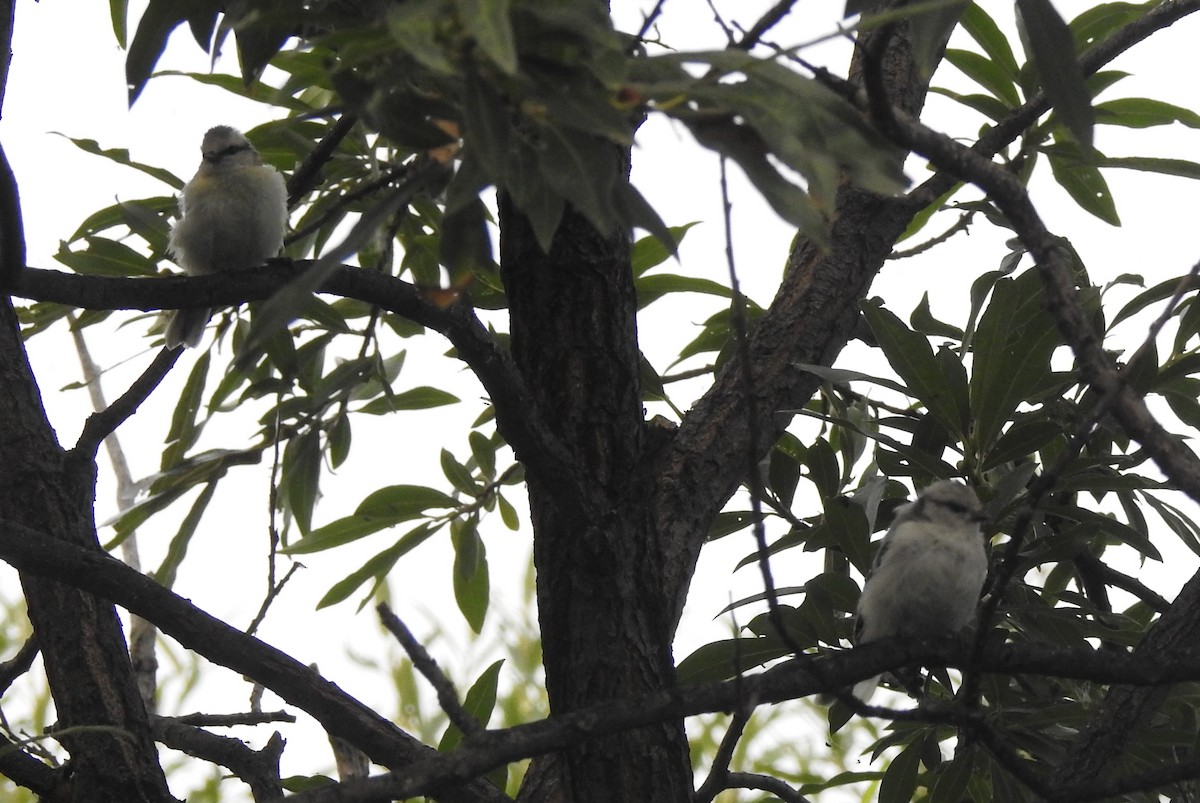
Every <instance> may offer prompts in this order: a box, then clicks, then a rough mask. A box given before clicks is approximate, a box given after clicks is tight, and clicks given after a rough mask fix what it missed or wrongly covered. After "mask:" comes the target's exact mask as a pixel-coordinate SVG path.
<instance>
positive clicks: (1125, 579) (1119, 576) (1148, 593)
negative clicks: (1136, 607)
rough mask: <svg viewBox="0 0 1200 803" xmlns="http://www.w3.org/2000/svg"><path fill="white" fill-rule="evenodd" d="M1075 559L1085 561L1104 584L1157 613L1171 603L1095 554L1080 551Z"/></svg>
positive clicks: (1165, 609) (1163, 611)
mask: <svg viewBox="0 0 1200 803" xmlns="http://www.w3.org/2000/svg"><path fill="white" fill-rule="evenodd" d="M1075 560H1076V561H1082V562H1084V563H1086V564H1087V566H1088V568H1089V569H1091V570H1092V571H1093V572H1095V574H1096V576H1097V577H1098V578H1100V579H1101V580H1102V581H1103V582H1104V583H1105V584H1106V585H1110V586H1113V587H1114V588H1119V589H1121V590H1122V591H1125V592H1127V593H1129V594H1132V595H1133V596H1135V597H1137V598H1138V599H1140V600H1141V601H1142V602H1144V603H1145V604H1146V605H1148V606H1149V607H1150V608H1152V609H1153V610H1155V611H1156V612H1158V613H1166V612H1167V609H1168V608H1170V607H1171V603H1170V602H1169V601H1168V600H1167V598H1166V597H1164V596H1163V595H1162V594H1159V593H1158V592H1157V591H1155V590H1154V589H1152V588H1150V587H1149V586H1147V585H1146V584H1145V583H1143V582H1142V581H1141V580H1138V579H1137V578H1136V577H1130V576H1129V575H1127V574H1123V573H1121V572H1119V571H1117V570H1116V569H1114V568H1113V567H1111V566H1109V565H1108V564H1107V563H1105V562H1104V561H1102V560H1100V558H1098V557H1096V556H1095V555H1092V554H1090V553H1086V552H1085V553H1081V554H1080V555H1079V556H1078V557H1076V558H1075Z"/></svg>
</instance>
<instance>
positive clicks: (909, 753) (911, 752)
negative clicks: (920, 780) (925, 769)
mask: <svg viewBox="0 0 1200 803" xmlns="http://www.w3.org/2000/svg"><path fill="white" fill-rule="evenodd" d="M920 763H921V743H920V741H916V742H913V743H912V744H910V745H909V746H908V747H906V748H904V749H903V750H901V751H900V755H898V756H896V757H895V758H893V759H892V762H891V763H890V764H889V765H888V768H887V770H885V771H884V773H883V780H882V781H881V782H880V784H879V798H878V801H879V803H909V801H911V800H912V799H913V794H914V793H915V792H916V790H917V770H918V769H919V768H920Z"/></svg>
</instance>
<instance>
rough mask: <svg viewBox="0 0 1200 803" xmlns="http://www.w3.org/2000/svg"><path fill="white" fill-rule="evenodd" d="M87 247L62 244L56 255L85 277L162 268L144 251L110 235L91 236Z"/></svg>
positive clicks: (139, 273) (143, 273)
mask: <svg viewBox="0 0 1200 803" xmlns="http://www.w3.org/2000/svg"><path fill="white" fill-rule="evenodd" d="M85 242H86V243H87V248H85V249H83V250H82V251H71V250H70V249H68V248H67V247H66V243H63V244H62V247H61V248H59V250H58V253H57V254H55V255H54V258H55V259H57V260H58V261H59V262H61V263H63V264H64V265H66V266H67V267H68V268H70V269H71V270H73V271H75V272H76V273H79V274H83V275H85V276H157V275H158V269H157V268H156V267H155V265H154V263H153V262H152V261H151V260H149V259H148V258H147V257H146V256H145V255H144V254H141V253H138V252H137V251H135V250H133V249H132V248H130V247H129V246H127V245H125V243H120V242H117V241H116V240H110V239H108V238H107V237H88V238H86V239H85Z"/></svg>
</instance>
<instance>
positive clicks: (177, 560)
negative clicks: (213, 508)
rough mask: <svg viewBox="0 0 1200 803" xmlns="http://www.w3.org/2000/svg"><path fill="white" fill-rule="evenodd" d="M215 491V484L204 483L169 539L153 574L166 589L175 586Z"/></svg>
mask: <svg viewBox="0 0 1200 803" xmlns="http://www.w3.org/2000/svg"><path fill="white" fill-rule="evenodd" d="M216 491H217V483H215V482H209V483H206V484H205V486H204V489H203V490H202V491H201V492H200V495H199V496H198V497H196V501H195V502H193V503H192V506H191V508H190V509H189V510H188V512H187V515H186V516H184V518H183V522H182V523H181V524H180V525H179V529H178V530H177V531H176V532H175V535H174V536H173V537H172V538H171V543H170V544H168V545H167V554H166V556H165V557H164V558H163V561H162V563H160V564H159V566H158V569H157V570H155V572H154V579H155V581H157V582H158V583H159V584H160V585H162V586H164V587H166V588H170V587H171V586H173V585H175V576H176V573H177V572H178V570H179V567H180V566H181V565H182V564H183V559H184V558H185V557H187V550H188V545H189V544H191V542H192V536H194V535H195V534H196V530H197V528H199V526H200V521H201V519H202V518H203V517H204V512H205V511H206V510H207V509H208V503H209V502H211V501H212V498H213V494H215V493H216Z"/></svg>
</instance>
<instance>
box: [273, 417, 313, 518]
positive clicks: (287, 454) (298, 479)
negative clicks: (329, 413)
mask: <svg viewBox="0 0 1200 803" xmlns="http://www.w3.org/2000/svg"><path fill="white" fill-rule="evenodd" d="M279 484H280V491H281V492H282V494H283V497H284V499H286V500H287V506H288V509H289V510H291V511H292V515H293V516H294V517H295V519H296V524H297V525H298V526H299V527H300V532H301V533H304V534H307V533H308V532H309V531H310V530H311V529H312V514H313V508H314V507H316V504H317V497H318V496H320V485H321V444H320V439H319V433H318V432H317V431H316V430H310V431H307V432H302V433H300V434H299V435H296V436H295V437H293V438H292V439H291V440H289V441H288V444H287V446H286V447H284V450H283V476H282V477H281V479H280V483H279Z"/></svg>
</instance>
